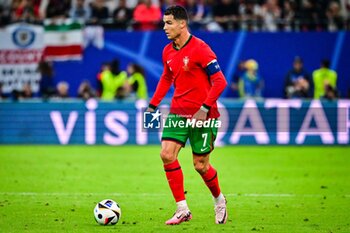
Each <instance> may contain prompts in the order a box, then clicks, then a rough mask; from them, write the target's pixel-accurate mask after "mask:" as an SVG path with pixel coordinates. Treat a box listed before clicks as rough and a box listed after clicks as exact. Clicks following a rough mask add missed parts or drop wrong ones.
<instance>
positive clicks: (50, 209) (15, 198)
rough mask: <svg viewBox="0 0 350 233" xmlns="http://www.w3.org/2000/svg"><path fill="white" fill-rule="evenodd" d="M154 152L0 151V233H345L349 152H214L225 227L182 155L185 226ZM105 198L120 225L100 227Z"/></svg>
mask: <svg viewBox="0 0 350 233" xmlns="http://www.w3.org/2000/svg"><path fill="white" fill-rule="evenodd" d="M159 149H160V147H159V146H121V147H109V146H0V232H6V233H7V232H180V231H181V232H269V233H270V232H278V233H280V232H294V233H295V232H302V233H304V232H307V233H308V232H327V233H330V232H350V149H349V147H278V146H276V147H269V146H263V147H258V146H256V147H254V146H253V147H246V146H228V147H222V148H217V149H215V150H214V152H213V154H212V158H211V161H212V164H213V166H214V167H215V168H217V170H218V175H219V180H220V184H221V188H222V191H223V192H224V194H226V196H227V200H228V208H229V219H228V222H227V224H226V225H216V224H214V211H213V201H212V199H211V196H210V193H209V190H208V189H207V188H206V186H205V185H204V182H203V181H202V179H201V177H200V176H199V175H198V174H197V173H196V171H195V170H194V169H193V166H192V161H191V154H190V150H189V147H186V148H185V149H183V150H182V151H181V152H180V157H179V160H180V163H181V165H182V168H183V172H184V175H185V190H186V191H187V201H188V204H189V207H190V209H191V211H192V214H193V219H192V220H191V221H190V222H186V223H183V224H181V225H179V226H166V225H164V221H165V220H167V218H169V217H171V215H172V214H173V211H174V210H175V205H174V201H173V198H172V196H171V192H170V189H169V187H168V184H167V182H166V178H165V174H164V171H163V167H162V163H161V160H160V158H159ZM107 198H111V199H114V200H115V201H117V202H118V203H119V204H120V206H121V208H122V217H121V220H120V222H119V223H118V224H117V225H114V226H100V225H97V223H95V221H94V219H93V208H94V206H95V204H96V202H98V201H101V200H103V199H107Z"/></svg>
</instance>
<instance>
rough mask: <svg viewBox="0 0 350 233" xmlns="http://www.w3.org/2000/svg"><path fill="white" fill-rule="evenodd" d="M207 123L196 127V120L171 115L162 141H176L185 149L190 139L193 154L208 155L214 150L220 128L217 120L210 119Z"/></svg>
mask: <svg viewBox="0 0 350 233" xmlns="http://www.w3.org/2000/svg"><path fill="white" fill-rule="evenodd" d="M207 123H209V124H203V125H202V127H196V125H195V121H194V120H191V119H187V118H185V117H181V116H178V115H176V114H173V113H169V115H168V117H167V119H166V122H165V124H164V125H163V135H162V140H169V141H175V142H178V143H180V144H181V145H182V146H183V147H184V146H185V144H186V142H187V139H189V140H190V144H191V147H192V153H193V154H196V155H204V154H208V153H210V152H211V151H212V150H213V149H214V141H215V139H216V135H217V132H218V127H217V125H216V123H217V119H210V120H208V121H207Z"/></svg>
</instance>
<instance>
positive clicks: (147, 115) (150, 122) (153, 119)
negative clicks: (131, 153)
mask: <svg viewBox="0 0 350 233" xmlns="http://www.w3.org/2000/svg"><path fill="white" fill-rule="evenodd" d="M161 116H162V113H160V112H159V110H157V111H156V112H144V113H143V128H144V129H159V128H160V127H161Z"/></svg>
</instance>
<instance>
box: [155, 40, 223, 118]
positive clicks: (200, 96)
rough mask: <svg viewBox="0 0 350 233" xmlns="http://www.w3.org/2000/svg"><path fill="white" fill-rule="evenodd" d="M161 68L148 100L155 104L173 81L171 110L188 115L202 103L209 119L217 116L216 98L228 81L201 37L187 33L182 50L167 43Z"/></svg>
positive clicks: (192, 113) (189, 116)
mask: <svg viewBox="0 0 350 233" xmlns="http://www.w3.org/2000/svg"><path fill="white" fill-rule="evenodd" d="M163 65H164V71H163V74H162V76H161V78H160V81H159V83H158V86H157V89H156V91H155V93H154V95H153V98H152V99H151V101H150V106H153V107H156V106H158V105H159V103H160V102H161V100H162V99H163V98H164V96H165V95H166V93H167V92H168V90H169V89H170V87H171V85H172V84H174V88H175V91H174V96H173V98H172V102H171V107H170V112H171V113H174V114H178V115H182V116H184V117H187V118H191V117H192V116H193V115H194V114H195V113H196V112H197V111H198V110H199V108H200V107H201V106H202V105H204V106H205V107H207V108H210V110H209V112H208V118H218V117H219V116H220V114H219V111H218V109H217V104H216V101H217V99H218V98H219V96H220V94H221V93H222V91H223V90H224V88H225V87H226V85H227V83H226V80H225V77H224V75H223V74H222V72H221V70H220V67H219V65H218V64H217V61H216V55H215V54H214V52H213V51H212V50H211V49H210V47H209V46H208V45H207V44H206V43H205V42H204V41H202V40H201V39H199V38H197V37H195V36H192V35H191V36H190V38H189V39H188V41H187V42H186V44H185V45H184V46H183V47H182V48H181V49H176V48H175V47H174V45H173V43H169V44H168V45H166V46H165V48H164V50H163Z"/></svg>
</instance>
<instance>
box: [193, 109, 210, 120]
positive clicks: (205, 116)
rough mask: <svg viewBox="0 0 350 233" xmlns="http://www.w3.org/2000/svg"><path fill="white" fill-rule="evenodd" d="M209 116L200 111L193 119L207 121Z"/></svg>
mask: <svg viewBox="0 0 350 233" xmlns="http://www.w3.org/2000/svg"><path fill="white" fill-rule="evenodd" d="M207 114H208V113H206V112H204V111H203V110H202V109H199V110H198V111H197V112H196V113H195V114H194V115H193V117H192V119H196V121H205V120H207Z"/></svg>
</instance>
